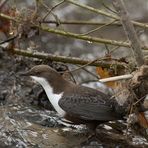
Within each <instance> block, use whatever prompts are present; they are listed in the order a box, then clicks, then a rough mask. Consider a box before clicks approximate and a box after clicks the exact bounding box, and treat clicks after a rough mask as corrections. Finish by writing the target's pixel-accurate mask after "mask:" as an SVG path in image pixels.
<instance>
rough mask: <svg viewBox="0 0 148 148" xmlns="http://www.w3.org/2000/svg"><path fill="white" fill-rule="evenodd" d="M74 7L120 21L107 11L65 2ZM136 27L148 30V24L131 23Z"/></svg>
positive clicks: (68, 0)
mask: <svg viewBox="0 0 148 148" xmlns="http://www.w3.org/2000/svg"><path fill="white" fill-rule="evenodd" d="M65 1H67V2H69V3H71V4H73V5H76V6H79V7H81V8H84V9H86V10H89V11H92V12H94V13H98V14H101V15H104V16H106V17H109V18H113V19H116V20H120V18H119V17H118V16H116V15H113V14H111V13H107V12H105V11H102V10H99V9H95V8H93V7H90V6H87V5H83V4H80V3H78V2H75V1H73V0H65ZM131 22H132V23H133V24H134V25H136V26H139V27H143V28H148V24H144V23H140V22H136V21H131Z"/></svg>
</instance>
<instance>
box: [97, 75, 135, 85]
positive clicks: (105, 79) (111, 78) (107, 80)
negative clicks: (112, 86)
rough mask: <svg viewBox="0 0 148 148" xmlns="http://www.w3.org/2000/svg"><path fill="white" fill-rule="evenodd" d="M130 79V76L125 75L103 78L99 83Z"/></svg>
mask: <svg viewBox="0 0 148 148" xmlns="http://www.w3.org/2000/svg"><path fill="white" fill-rule="evenodd" d="M132 77H133V75H132V74H127V75H121V76H115V77H109V78H104V79H100V80H99V81H101V82H104V83H105V82H110V81H119V80H126V79H131V78H132Z"/></svg>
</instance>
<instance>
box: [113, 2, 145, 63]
mask: <svg viewBox="0 0 148 148" xmlns="http://www.w3.org/2000/svg"><path fill="white" fill-rule="evenodd" d="M113 4H114V7H115V8H116V10H117V11H118V12H119V15H120V17H121V22H122V25H123V28H124V30H125V33H126V34H127V37H128V39H129V40H130V41H131V46H132V49H133V52H134V56H135V59H136V63H137V66H141V65H143V64H144V57H143V54H142V50H141V45H140V42H139V39H138V37H137V35H136V31H135V29H134V26H133V24H132V23H131V21H130V18H129V16H128V12H127V10H126V7H125V5H124V2H123V0H113Z"/></svg>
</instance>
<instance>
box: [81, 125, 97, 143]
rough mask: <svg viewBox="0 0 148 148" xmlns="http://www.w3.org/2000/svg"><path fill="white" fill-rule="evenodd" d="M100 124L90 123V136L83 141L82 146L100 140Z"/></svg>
mask: <svg viewBox="0 0 148 148" xmlns="http://www.w3.org/2000/svg"><path fill="white" fill-rule="evenodd" d="M97 126H98V124H88V125H87V127H88V129H89V136H88V138H87V139H86V140H85V141H84V142H82V143H81V145H82V146H84V145H89V144H90V143H91V142H99V140H98V137H97V131H96V128H97Z"/></svg>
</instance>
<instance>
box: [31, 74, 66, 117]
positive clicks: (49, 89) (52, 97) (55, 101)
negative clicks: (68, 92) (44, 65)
mask: <svg viewBox="0 0 148 148" xmlns="http://www.w3.org/2000/svg"><path fill="white" fill-rule="evenodd" d="M31 78H33V79H34V80H35V81H37V82H38V83H40V84H41V85H42V87H43V88H44V90H45V92H46V95H47V96H48V99H49V101H50V102H51V104H52V105H53V107H54V108H55V110H56V111H57V112H58V113H59V114H60V115H61V116H64V115H65V111H64V110H63V109H62V108H61V107H60V106H59V104H58V102H59V100H60V98H61V97H62V95H63V92H62V93H60V94H54V93H53V89H52V87H51V86H50V84H49V83H48V81H47V80H46V79H44V78H42V77H37V76H31Z"/></svg>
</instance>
